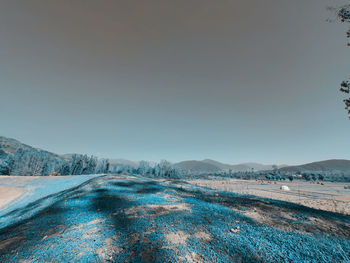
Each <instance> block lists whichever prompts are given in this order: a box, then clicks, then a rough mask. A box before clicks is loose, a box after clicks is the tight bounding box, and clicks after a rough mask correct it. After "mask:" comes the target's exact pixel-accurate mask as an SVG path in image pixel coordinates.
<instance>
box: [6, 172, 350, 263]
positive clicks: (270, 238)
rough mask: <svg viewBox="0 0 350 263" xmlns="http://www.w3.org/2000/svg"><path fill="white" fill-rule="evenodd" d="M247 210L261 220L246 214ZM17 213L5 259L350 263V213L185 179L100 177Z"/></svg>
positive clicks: (10, 260) (8, 237)
mask: <svg viewBox="0 0 350 263" xmlns="http://www.w3.org/2000/svg"><path fill="white" fill-rule="evenodd" d="M43 203H46V204H47V205H46V208H42V207H41V205H42V204H43ZM247 211H251V214H252V215H254V216H252V217H249V216H247V214H249V213H245V214H246V215H244V214H243V213H242V212H247ZM259 215H260V218H259ZM7 216H11V215H7ZM13 216H14V218H18V217H20V219H21V220H19V221H18V222H15V223H14V224H13V225H11V226H7V227H6V228H3V229H1V230H0V261H1V262H18V261H20V260H29V261H38V262H47V261H58V262H62V261H64V262H102V261H110V262H181V261H182V262H347V260H349V257H350V240H349V237H350V228H349V225H350V219H349V217H347V216H344V215H341V214H335V213H329V212H322V211H319V210H314V209H310V208H306V207H303V206H299V205H293V204H290V203H284V202H277V201H272V200H266V199H261V198H257V197H253V196H243V195H238V194H232V193H227V192H215V191H213V190H209V189H206V188H201V187H195V186H193V185H189V184H185V183H182V182H179V181H177V182H175V181H172V182H170V181H169V182H160V181H155V180H149V179H143V178H134V179H127V178H118V177H114V176H106V177H100V178H96V179H93V180H91V181H90V182H88V183H85V184H83V185H81V186H80V187H76V188H73V189H71V190H68V191H63V192H61V193H58V194H56V195H52V196H49V197H47V198H44V199H41V200H38V201H36V202H35V203H32V204H30V205H28V206H27V207H26V208H25V209H23V210H21V211H16V212H15V214H13ZM262 219H263V220H262ZM262 222H263V223H262Z"/></svg>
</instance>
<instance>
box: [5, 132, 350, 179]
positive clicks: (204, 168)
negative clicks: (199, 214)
mask: <svg viewBox="0 0 350 263" xmlns="http://www.w3.org/2000/svg"><path fill="white" fill-rule="evenodd" d="M30 148H34V147H32V146H30V145H27V144H24V143H22V142H20V141H18V140H15V139H12V138H7V137H4V136H0V162H1V161H2V160H4V159H5V158H6V156H7V155H8V154H14V153H15V152H16V151H17V150H18V149H24V150H26V149H30ZM36 149H37V148H36ZM39 150H41V149H39ZM41 151H43V150H41ZM47 153H49V154H52V157H57V158H64V159H70V158H71V156H72V154H64V155H58V154H55V153H50V152H47ZM109 162H110V164H111V165H112V166H113V165H114V166H117V165H128V166H131V167H138V163H139V162H137V161H130V160H126V159H109ZM173 165H174V166H176V167H178V168H180V169H183V170H187V171H191V172H194V173H215V172H219V171H229V170H232V172H244V171H252V170H254V171H264V170H272V169H273V165H264V164H260V163H253V162H252V163H241V164H234V165H232V164H225V163H221V162H218V161H215V160H211V159H205V160H201V161H198V160H187V161H182V162H178V163H174V164H173ZM278 168H279V170H280V171H283V172H298V171H300V172H307V171H309V172H312V171H324V172H326V171H337V172H350V160H345V159H333V160H325V161H319V162H312V163H307V164H302V165H294V166H287V165H280V166H278Z"/></svg>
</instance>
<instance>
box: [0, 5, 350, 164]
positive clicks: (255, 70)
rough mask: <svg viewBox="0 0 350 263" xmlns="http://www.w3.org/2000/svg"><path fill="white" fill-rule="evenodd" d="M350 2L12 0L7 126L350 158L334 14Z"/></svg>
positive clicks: (19, 132) (343, 52)
mask: <svg viewBox="0 0 350 263" xmlns="http://www.w3.org/2000/svg"><path fill="white" fill-rule="evenodd" d="M347 2H348V1H335V0H264V1H261V0H218V1H212V0H176V1H174V0H145V1H135V0H124V1H119V0H113V1H112V0H104V1H90V0H80V1H79V0H75V1H70V0H56V1H55V0H49V1H47V0H42V1H37V0H22V1H19V0H2V1H1V3H0V89H1V93H0V134H1V135H4V136H7V137H13V138H16V139H19V140H21V141H23V142H25V143H27V144H31V145H34V146H37V147H41V148H44V149H47V150H49V151H53V152H57V153H70V152H79V153H89V154H97V155H99V156H103V157H114V158H119V157H120V158H127V159H133V160H141V159H146V160H159V159H163V158H164V159H168V160H170V161H179V160H186V159H203V158H212V159H216V160H219V161H223V162H228V163H240V162H248V161H257V162H262V163H286V164H294V163H304V162H309V161H316V160H323V159H329V158H347V159H350V151H349V149H350V139H349V134H350V121H349V120H348V119H347V116H346V113H345V110H344V105H343V103H342V96H341V94H340V93H339V92H338V91H337V90H338V87H339V83H340V82H341V81H342V80H343V79H346V77H348V76H349V75H350V62H349V61H350V60H349V55H350V54H349V52H350V48H346V46H345V43H346V39H345V31H346V26H345V25H340V24H337V23H328V22H326V19H327V18H329V17H331V18H332V16H333V14H332V13H331V12H329V11H327V10H326V7H327V6H329V5H335V6H337V5H339V4H342V3H347ZM333 17H334V16H333Z"/></svg>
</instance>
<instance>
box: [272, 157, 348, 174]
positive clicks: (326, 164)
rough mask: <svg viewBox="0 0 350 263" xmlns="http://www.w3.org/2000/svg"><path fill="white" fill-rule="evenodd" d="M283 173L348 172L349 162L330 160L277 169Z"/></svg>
mask: <svg viewBox="0 0 350 263" xmlns="http://www.w3.org/2000/svg"><path fill="white" fill-rule="evenodd" d="M279 170H280V171H283V172H330V171H332V172H350V160H345V159H332V160H325V161H320V162H312V163H307V164H303V165H295V166H288V167H283V168H280V169H279Z"/></svg>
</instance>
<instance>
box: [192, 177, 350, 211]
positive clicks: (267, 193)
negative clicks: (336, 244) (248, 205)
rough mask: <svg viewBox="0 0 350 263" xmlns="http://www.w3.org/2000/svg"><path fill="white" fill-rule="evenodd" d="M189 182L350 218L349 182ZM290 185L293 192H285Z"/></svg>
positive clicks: (228, 180)
mask: <svg viewBox="0 0 350 263" xmlns="http://www.w3.org/2000/svg"><path fill="white" fill-rule="evenodd" d="M187 182H188V183H191V184H195V185H199V186H204V187H209V188H211V189H218V190H223V191H229V192H233V193H239V194H247V195H256V196H260V197H264V198H271V199H275V200H281V201H287V202H292V203H296V204H301V205H305V206H307V207H311V208H315V209H322V210H325V211H330V212H337V213H343V214H347V215H350V205H349V204H350V189H344V185H349V184H346V183H332V182H324V183H322V184H321V183H319V184H317V183H315V182H313V183H310V182H306V181H294V182H289V181H277V182H269V181H265V180H263V181H262V180H259V181H256V180H238V179H224V180H217V179H213V180H188V181H187ZM282 185H286V186H288V187H289V189H290V191H283V190H281V189H280V188H281V186H282Z"/></svg>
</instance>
